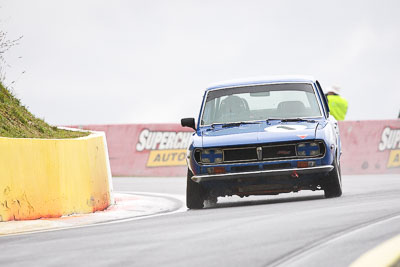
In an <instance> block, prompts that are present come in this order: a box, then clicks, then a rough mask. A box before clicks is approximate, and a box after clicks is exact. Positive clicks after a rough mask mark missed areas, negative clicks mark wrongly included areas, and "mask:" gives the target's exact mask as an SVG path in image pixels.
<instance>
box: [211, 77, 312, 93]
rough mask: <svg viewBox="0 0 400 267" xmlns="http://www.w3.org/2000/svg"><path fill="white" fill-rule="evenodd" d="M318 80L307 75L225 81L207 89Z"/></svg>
mask: <svg viewBox="0 0 400 267" xmlns="http://www.w3.org/2000/svg"><path fill="white" fill-rule="evenodd" d="M315 82H316V79H315V78H314V77H312V76H306V75H290V76H289V75H281V76H262V77H253V78H244V79H238V80H230V81H223V82H218V83H213V84H211V85H209V86H208V87H207V89H206V91H208V90H215V89H221V88H230V87H240V86H250V85H256V84H271V83H315Z"/></svg>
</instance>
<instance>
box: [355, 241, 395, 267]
mask: <svg viewBox="0 0 400 267" xmlns="http://www.w3.org/2000/svg"><path fill="white" fill-rule="evenodd" d="M399 261H400V235H398V236H396V237H394V238H392V239H389V240H387V241H385V242H384V243H382V244H380V245H379V246H377V247H375V248H373V249H372V250H370V251H368V252H366V253H365V254H363V255H362V256H361V257H360V258H358V259H357V260H356V261H355V262H354V263H352V264H351V265H350V267H381V266H382V267H384V266H385V267H390V266H394V265H395V264H396V263H398V262H399ZM396 266H397V265H396Z"/></svg>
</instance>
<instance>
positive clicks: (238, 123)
mask: <svg viewBox="0 0 400 267" xmlns="http://www.w3.org/2000/svg"><path fill="white" fill-rule="evenodd" d="M242 124H260V122H259V121H241V122H230V123H226V124H223V125H222V128H227V127H236V126H240V125H242Z"/></svg>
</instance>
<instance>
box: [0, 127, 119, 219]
mask: <svg viewBox="0 0 400 267" xmlns="http://www.w3.org/2000/svg"><path fill="white" fill-rule="evenodd" d="M110 181H111V172H110V169H109V161H108V152H107V145H106V142H105V135H104V133H92V134H91V135H89V136H87V137H82V138H76V139H32V138H5V137H0V221H9V220H29V219H38V218H49V217H60V216H62V215H69V214H74V213H90V212H95V211H98V210H104V209H106V208H107V207H108V206H109V205H110V204H111V199H112V198H111V190H112V185H111V182H110Z"/></svg>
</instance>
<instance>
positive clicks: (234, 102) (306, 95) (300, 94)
mask: <svg viewBox="0 0 400 267" xmlns="http://www.w3.org/2000/svg"><path fill="white" fill-rule="evenodd" d="M320 116H321V111H320V108H319V106H318V102H317V98H316V95H315V93H314V89H313V87H312V85H311V84H307V83H282V84H269V85H255V86H243V87H235V88H224V89H217V90H212V91H209V92H208V94H207V98H206V103H205V106H204V111H203V116H202V119H201V125H211V124H218V123H221V124H225V123H232V122H250V121H258V120H268V119H273V118H279V119H290V118H310V117H320Z"/></svg>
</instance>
